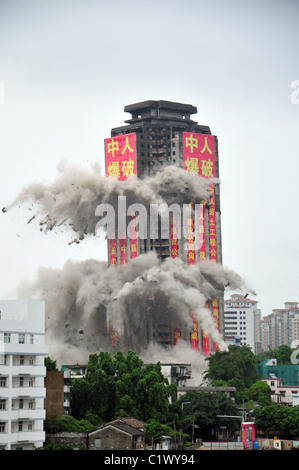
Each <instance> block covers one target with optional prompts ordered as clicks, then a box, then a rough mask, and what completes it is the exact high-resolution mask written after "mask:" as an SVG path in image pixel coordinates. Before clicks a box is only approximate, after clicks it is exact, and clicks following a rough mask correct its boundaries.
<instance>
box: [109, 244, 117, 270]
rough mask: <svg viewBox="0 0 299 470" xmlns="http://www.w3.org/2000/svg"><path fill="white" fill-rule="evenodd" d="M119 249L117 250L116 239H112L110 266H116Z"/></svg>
mask: <svg viewBox="0 0 299 470" xmlns="http://www.w3.org/2000/svg"><path fill="white" fill-rule="evenodd" d="M116 253H117V249H116V238H111V239H110V256H109V257H110V265H113V264H116V259H117V256H116Z"/></svg>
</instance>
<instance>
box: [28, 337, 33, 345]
mask: <svg viewBox="0 0 299 470" xmlns="http://www.w3.org/2000/svg"><path fill="white" fill-rule="evenodd" d="M29 343H30V344H33V335H30V337H29Z"/></svg>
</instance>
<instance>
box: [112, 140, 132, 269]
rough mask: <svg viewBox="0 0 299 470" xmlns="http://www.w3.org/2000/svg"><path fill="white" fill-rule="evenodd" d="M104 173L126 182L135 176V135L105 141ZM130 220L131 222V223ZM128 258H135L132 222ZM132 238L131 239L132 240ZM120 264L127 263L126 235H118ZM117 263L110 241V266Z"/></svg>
mask: <svg viewBox="0 0 299 470" xmlns="http://www.w3.org/2000/svg"><path fill="white" fill-rule="evenodd" d="M105 172H106V176H108V177H109V178H117V179H118V180H120V181H123V180H126V179H127V178H128V176H130V175H136V174H137V164H136V134H134V133H132V134H125V135H119V136H116V137H109V138H108V139H105ZM132 219H133V218H131V222H132ZM130 230H131V239H130V257H131V258H135V256H137V237H136V236H134V231H135V235H136V226H135V225H134V222H133V223H131V225H130ZM132 237H133V238H132ZM119 256H120V264H122V265H124V264H126V263H127V239H126V234H124V235H123V236H122V235H120V241H119ZM116 262H117V242H116V240H113V239H110V265H111V264H116Z"/></svg>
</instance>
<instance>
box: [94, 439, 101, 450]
mask: <svg viewBox="0 0 299 470" xmlns="http://www.w3.org/2000/svg"><path fill="white" fill-rule="evenodd" d="M95 444H96V448H97V449H100V448H101V445H102V442H101V439H96V440H95Z"/></svg>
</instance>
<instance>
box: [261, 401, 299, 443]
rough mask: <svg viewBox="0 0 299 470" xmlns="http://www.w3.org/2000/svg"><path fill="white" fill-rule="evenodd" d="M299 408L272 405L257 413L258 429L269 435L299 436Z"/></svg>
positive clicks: (262, 408)
mask: <svg viewBox="0 0 299 470" xmlns="http://www.w3.org/2000/svg"><path fill="white" fill-rule="evenodd" d="M298 414H299V406H295V407H288V406H285V405H282V404H275V403H272V404H270V405H266V406H263V407H260V408H257V409H256V411H255V425H256V429H258V430H261V431H264V432H266V433H269V432H270V431H275V432H277V433H278V434H280V435H293V436H298V434H299V420H298Z"/></svg>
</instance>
